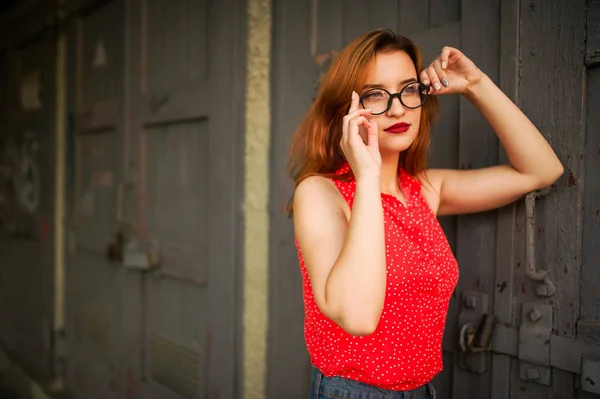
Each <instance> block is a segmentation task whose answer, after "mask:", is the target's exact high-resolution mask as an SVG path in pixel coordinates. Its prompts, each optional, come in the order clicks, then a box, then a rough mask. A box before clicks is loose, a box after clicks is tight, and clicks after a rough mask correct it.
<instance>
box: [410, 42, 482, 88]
mask: <svg viewBox="0 0 600 399" xmlns="http://www.w3.org/2000/svg"><path fill="white" fill-rule="evenodd" d="M420 77H421V82H422V83H424V84H426V85H431V87H432V88H433V90H432V91H431V93H432V94H449V93H458V94H466V92H467V91H468V90H469V89H470V88H471V87H473V86H474V85H475V84H476V83H477V82H479V81H480V80H481V78H482V77H483V72H481V70H480V69H479V68H477V66H476V65H475V64H474V63H473V61H471V60H470V59H469V58H468V57H467V56H466V55H464V54H463V53H461V52H460V51H459V50H457V49H455V48H453V47H448V46H446V47H444V48H443V49H442V52H441V54H440V55H439V56H438V57H436V58H435V59H434V60H433V62H432V63H431V64H430V65H429V67H427V68H425V69H424V70H423V71H421V74H420Z"/></svg>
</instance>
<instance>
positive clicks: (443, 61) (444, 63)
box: [439, 46, 452, 70]
mask: <svg viewBox="0 0 600 399" xmlns="http://www.w3.org/2000/svg"><path fill="white" fill-rule="evenodd" d="M451 52H452V47H448V46H444V48H442V53H441V54H440V57H439V58H440V66H441V68H442V70H444V69H446V67H448V60H449V58H450V53H451Z"/></svg>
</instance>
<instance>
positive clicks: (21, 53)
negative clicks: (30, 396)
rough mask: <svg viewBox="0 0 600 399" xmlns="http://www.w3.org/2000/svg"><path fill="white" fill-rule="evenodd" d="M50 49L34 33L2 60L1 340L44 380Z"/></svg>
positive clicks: (49, 316) (50, 252) (50, 245)
mask: <svg viewBox="0 0 600 399" xmlns="http://www.w3.org/2000/svg"><path fill="white" fill-rule="evenodd" d="M17 39H21V40H22V39H25V38H24V37H19V36H17V35H15V37H14V40H15V41H16V40H17ZM4 44H6V43H4ZM54 48H55V46H54V38H53V36H52V35H49V34H44V35H38V36H37V37H36V38H29V40H27V41H26V42H22V43H21V45H20V46H17V43H11V48H10V49H9V50H8V51H6V52H5V53H4V54H3V55H4V56H3V57H2V58H0V65H1V66H0V74H1V75H0V81H2V83H0V97H1V98H0V108H1V109H2V115H1V116H0V265H1V267H0V304H1V305H0V319H2V323H1V327H0V340H1V341H2V343H3V345H4V346H5V347H6V348H8V350H9V353H10V355H12V356H13V357H14V358H15V359H17V360H18V361H19V362H20V363H21V365H22V366H23V367H24V369H25V370H27V371H28V372H29V373H32V374H34V375H36V376H37V377H38V378H39V379H40V380H42V381H44V382H48V381H49V380H50V379H51V378H52V374H53V368H52V365H53V343H52V338H53V316H54V308H53V301H52V298H53V294H54V291H53V290H54V237H55V235H54V226H55V219H54V217H53V215H54V198H55V192H54V182H55V177H54V156H53V152H54V148H55V141H54V115H55V108H54V103H55V95H56V92H55V85H54V73H55V65H54V63H48V62H45V61H44V60H46V59H49V58H51V57H52V56H53V53H54Z"/></svg>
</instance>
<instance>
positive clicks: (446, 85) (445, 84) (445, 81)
mask: <svg viewBox="0 0 600 399" xmlns="http://www.w3.org/2000/svg"><path fill="white" fill-rule="evenodd" d="M442 84H443V85H444V87H446V88H447V87H448V81H447V80H446V79H442Z"/></svg>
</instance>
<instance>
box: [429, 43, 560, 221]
mask: <svg viewBox="0 0 600 399" xmlns="http://www.w3.org/2000/svg"><path fill="white" fill-rule="evenodd" d="M421 81H422V82H423V83H430V84H431V86H433V87H432V90H433V94H446V93H460V94H463V95H464V96H465V97H466V98H468V99H469V100H470V101H471V103H473V105H474V106H475V107H476V108H477V109H478V110H479V111H480V112H481V113H482V114H483V116H484V117H485V118H486V119H487V121H488V122H489V124H490V125H491V127H492V128H493V129H494V131H495V132H496V135H497V136H498V138H499V139H500V142H501V143H502V145H503V146H504V149H505V150H506V153H507V155H508V160H509V162H510V165H501V166H493V167H488V168H482V169H476V170H445V169H437V170H436V169H433V170H430V171H428V178H429V179H430V181H431V182H432V184H434V187H435V188H436V191H437V192H438V193H439V206H438V211H437V213H438V214H440V215H448V214H459V213H472V212H479V211H484V210H489V209H494V208H498V207H501V206H503V205H506V204H509V203H511V202H513V201H515V200H517V199H518V198H520V197H522V196H523V195H524V194H526V193H528V192H530V191H534V190H538V189H541V188H543V187H547V186H550V185H552V184H553V183H554V182H555V181H556V180H557V179H558V178H559V177H560V176H561V175H562V173H563V166H562V164H561V162H560V160H559V159H558V157H557V156H556V154H555V153H554V151H553V150H552V147H551V146H550V144H549V143H548V142H547V141H546V139H545V138H544V136H542V134H541V133H540V131H539V130H538V129H537V128H536V127H535V126H534V125H533V123H531V121H530V120H529V119H528V118H527V117H526V116H525V114H523V112H521V110H520V109H519V108H518V107H517V106H516V105H515V104H514V103H513V102H512V101H511V100H510V99H509V98H508V97H507V96H506V95H505V94H504V93H503V92H502V91H501V90H500V89H499V88H498V87H497V86H496V85H495V84H494V82H492V80H491V79H490V78H489V77H488V76H486V75H485V74H483V73H482V72H481V71H480V70H479V69H478V68H477V67H476V66H475V64H473V62H472V61H471V60H469V59H468V58H467V57H466V56H465V55H464V54H462V53H461V52H460V51H458V50H456V49H454V48H451V47H444V49H443V50H442V53H441V55H440V56H439V57H438V58H437V59H436V60H434V62H433V63H432V64H431V65H430V66H429V68H427V69H425V70H424V71H423V72H422V73H421ZM426 81H428V82H426Z"/></svg>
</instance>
